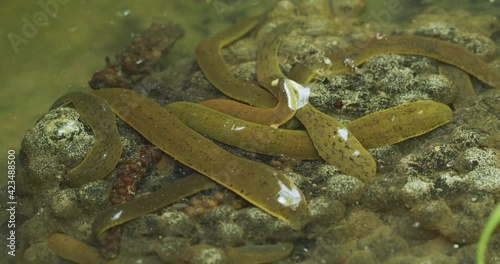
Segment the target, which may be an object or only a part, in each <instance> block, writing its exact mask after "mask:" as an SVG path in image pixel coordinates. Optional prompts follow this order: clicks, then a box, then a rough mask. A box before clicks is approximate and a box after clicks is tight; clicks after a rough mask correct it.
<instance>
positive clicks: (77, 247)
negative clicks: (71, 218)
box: [47, 233, 118, 264]
mask: <svg viewBox="0 0 500 264" xmlns="http://www.w3.org/2000/svg"><path fill="white" fill-rule="evenodd" d="M47 246H48V247H49V248H50V249H51V250H52V251H53V252H54V253H55V254H56V255H57V256H59V257H61V258H64V259H67V260H70V261H72V262H75V263H79V264H115V263H118V260H117V259H113V260H107V259H104V258H103V257H102V256H101V254H100V253H99V251H98V250H97V249H95V248H93V247H91V246H89V245H87V244H85V243H82V242H80V241H78V240H76V239H74V238H72V237H70V236H68V235H65V234H61V233H54V234H51V235H50V236H49V238H48V240H47Z"/></svg>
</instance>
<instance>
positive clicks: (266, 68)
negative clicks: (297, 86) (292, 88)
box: [256, 22, 292, 98]
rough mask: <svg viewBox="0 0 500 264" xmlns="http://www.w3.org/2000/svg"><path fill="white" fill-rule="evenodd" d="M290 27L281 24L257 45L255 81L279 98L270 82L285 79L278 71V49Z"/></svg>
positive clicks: (289, 25)
mask: <svg viewBox="0 0 500 264" xmlns="http://www.w3.org/2000/svg"><path fill="white" fill-rule="evenodd" d="M291 27H292V24H290V23H286V22H285V23H283V24H281V25H279V26H277V27H276V28H275V29H273V30H272V31H271V32H269V33H267V34H265V35H264V36H262V37H261V38H260V40H259V41H258V44H257V58H256V64H257V70H256V71H257V81H258V83H259V84H260V85H261V86H262V87H264V88H266V89H267V90H268V91H269V92H270V93H272V94H273V95H274V96H276V97H278V98H279V95H278V93H279V90H277V86H276V85H274V86H273V85H272V82H273V81H274V80H276V79H282V78H286V76H285V75H284V74H283V72H282V71H281V69H280V65H279V60H278V49H279V46H280V42H281V38H282V37H283V36H284V35H285V34H287V33H288V32H289V31H290V29H291Z"/></svg>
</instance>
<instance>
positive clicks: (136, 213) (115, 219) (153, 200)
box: [92, 173, 217, 241]
mask: <svg viewBox="0 0 500 264" xmlns="http://www.w3.org/2000/svg"><path fill="white" fill-rule="evenodd" d="M216 186H217V185H216V184H215V182H213V181H212V180H210V179H209V178H207V177H205V176H203V175H201V174H197V173H195V174H192V175H189V176H187V177H184V178H182V179H180V180H178V181H175V182H173V183H170V184H168V185H165V186H163V187H162V188H161V189H159V190H157V191H155V192H152V193H149V194H146V195H143V196H140V197H137V198H135V199H133V200H130V201H128V202H126V203H121V204H117V205H113V206H111V207H108V208H106V209H105V210H103V211H101V212H99V213H98V214H97V216H96V217H95V219H94V223H93V224H92V232H93V233H94V235H95V236H96V238H97V240H98V241H102V240H103V239H104V234H105V231H106V230H108V229H110V228H112V227H114V226H117V225H121V224H123V223H125V222H128V221H130V220H133V219H135V218H138V217H140V216H143V215H146V214H148V213H151V212H154V211H156V210H158V209H161V208H163V207H165V206H167V205H169V204H171V203H174V202H176V201H178V200H180V199H182V198H184V197H187V196H190V195H193V194H195V193H197V192H199V191H202V190H206V189H211V188H215V187H216Z"/></svg>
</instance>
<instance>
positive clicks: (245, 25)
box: [195, 17, 277, 108]
mask: <svg viewBox="0 0 500 264" xmlns="http://www.w3.org/2000/svg"><path fill="white" fill-rule="evenodd" d="M259 18H260V17H250V18H247V19H245V20H243V21H241V22H239V23H237V24H235V25H233V26H232V27H230V28H228V29H226V30H224V31H222V32H220V33H218V34H216V35H214V36H211V37H209V38H207V39H205V40H203V41H202V42H200V44H199V45H198V46H197V47H196V50H195V57H196V60H197V61H198V65H199V66H200V68H201V69H202V71H203V73H204V74H205V77H206V78H207V79H208V80H209V81H210V83H212V84H213V85H214V86H215V87H216V88H217V89H218V90H219V91H221V92H222V93H224V94H225V95H227V96H229V97H231V98H233V99H235V100H238V101H241V102H244V103H247V104H249V105H255V106H258V107H265V108H269V107H274V106H275V105H276V103H277V100H276V98H275V97H274V96H273V95H272V94H270V93H269V92H267V91H266V90H264V89H262V88H261V87H259V86H258V85H256V84H254V83H252V82H248V81H243V80H239V79H238V78H236V77H234V75H233V73H232V72H231V71H230V70H229V68H228V66H227V65H226V63H225V61H224V58H223V57H222V54H221V49H222V48H223V47H224V46H227V45H229V44H231V43H232V42H234V41H236V40H237V39H239V38H240V37H242V36H244V35H246V34H247V33H248V32H250V31H251V30H252V29H253V28H254V27H255V26H256V25H257V23H258V21H259Z"/></svg>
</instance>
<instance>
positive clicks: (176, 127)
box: [93, 88, 309, 229]
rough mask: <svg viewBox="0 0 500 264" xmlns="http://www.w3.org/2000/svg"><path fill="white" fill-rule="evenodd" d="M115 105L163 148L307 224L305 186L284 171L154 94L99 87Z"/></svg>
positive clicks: (274, 211)
mask: <svg viewBox="0 0 500 264" xmlns="http://www.w3.org/2000/svg"><path fill="white" fill-rule="evenodd" d="M93 93H95V94H96V95H98V96H100V97H102V98H103V99H105V100H107V101H108V102H109V103H110V104H111V106H112V108H113V111H114V112H115V113H116V114H117V115H118V116H119V117H120V118H121V119H122V120H123V121H125V122H126V123H128V124H129V125H130V126H132V127H133V128H134V129H135V130H137V131H138V132H139V133H140V134H141V135H142V136H143V137H144V138H146V139H147V140H149V141H150V142H151V143H153V144H154V145H155V146H157V147H158V148H159V149H161V150H162V151H163V152H165V153H167V154H168V155H170V156H172V157H173V158H175V159H176V160H178V161H179V162H181V163H183V164H184V165H186V166H188V167H190V168H192V169H194V170H196V171H198V172H199V173H201V174H203V175H205V176H207V177H209V178H210V179H212V180H214V181H216V182H217V183H219V184H221V185H223V186H225V187H226V188H228V189H230V190H232V191H234V192H235V193H236V194H238V195H239V196H241V197H242V198H244V199H246V200H247V201H249V202H250V203H252V204H254V205H256V206H257V207H259V208H261V209H262V210H264V211H266V212H267V213H269V214H271V215H273V216H275V217H277V218H278V219H281V220H282V221H284V222H286V223H288V224H289V225H290V226H291V227H292V228H294V229H301V228H302V227H304V225H305V224H306V223H307V221H308V216H309V211H308V208H307V205H306V200H305V198H304V196H303V194H302V193H301V192H300V190H299V189H298V188H297V186H295V185H294V184H293V183H292V182H291V181H290V179H288V178H287V177H286V176H285V175H284V174H283V173H281V172H279V171H277V170H275V169H273V168H271V167H269V166H267V165H265V164H262V163H259V162H255V161H251V160H247V159H244V158H240V157H237V156H234V155H232V154H230V153H229V152H227V151H225V150H223V149H222V148H220V147H219V146H217V145H216V144H214V143H213V142H212V141H210V140H209V139H207V138H205V137H203V136H202V135H200V134H198V133H197V132H196V131H194V130H192V129H191V128H189V127H187V126H186V125H185V124H183V123H182V122H181V121H180V120H179V119H178V118H177V117H175V116H174V115H172V114H170V113H169V112H168V111H167V110H165V109H164V108H162V107H161V106H160V105H158V104H157V103H156V102H155V101H153V100H152V99H150V98H148V97H146V96H144V95H142V94H139V93H137V92H134V91H131V90H126V89H119V88H110V89H103V90H98V91H94V92H93Z"/></svg>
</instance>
